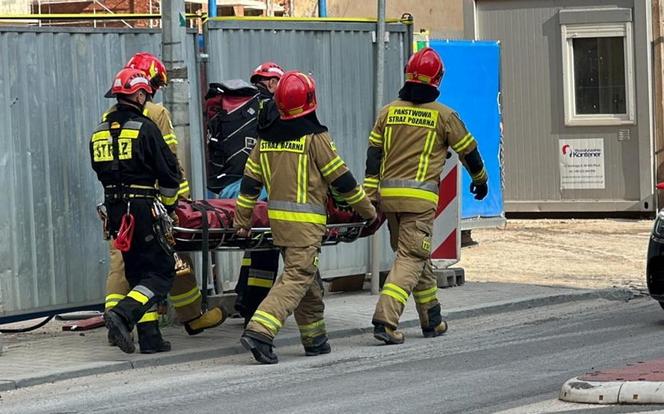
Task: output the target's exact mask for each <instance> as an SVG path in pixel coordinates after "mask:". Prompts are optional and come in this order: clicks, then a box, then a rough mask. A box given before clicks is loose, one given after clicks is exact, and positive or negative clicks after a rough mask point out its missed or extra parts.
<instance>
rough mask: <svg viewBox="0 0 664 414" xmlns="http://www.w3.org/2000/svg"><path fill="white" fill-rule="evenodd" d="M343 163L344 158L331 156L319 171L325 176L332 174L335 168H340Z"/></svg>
mask: <svg viewBox="0 0 664 414" xmlns="http://www.w3.org/2000/svg"><path fill="white" fill-rule="evenodd" d="M343 165H344V160H342V159H341V157H340V156H338V155H337V156H336V157H334V158H332V161H330V162H328V163H327V164H325V166H324V167H323V168H321V169H320V173H321V174H322V175H323V177H327V176H328V175H330V174H333V173H334V172H335V171H336V170H338V169H339V168H341V167H342V166H343Z"/></svg>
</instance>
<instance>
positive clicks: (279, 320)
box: [246, 245, 327, 347]
mask: <svg viewBox="0 0 664 414" xmlns="http://www.w3.org/2000/svg"><path fill="white" fill-rule="evenodd" d="M319 254H320V246H319V245H317V246H308V247H286V248H284V249H283V256H284V271H283V273H282V274H281V275H279V277H278V278H277V280H276V282H275V283H274V286H273V287H272V289H271V290H270V292H269V293H268V294H267V297H266V298H265V299H264V300H263V301H262V302H261V304H260V305H259V306H258V309H257V310H256V312H255V313H254V315H253V316H252V317H251V320H250V321H249V323H248V324H247V328H246V330H247V331H249V332H253V333H257V334H259V335H261V336H263V337H265V338H266V339H269V340H272V339H273V338H274V337H275V336H276V335H277V333H278V332H279V330H280V329H281V327H282V326H283V324H284V322H285V321H286V319H287V318H288V316H290V314H291V313H294V314H295V321H296V322H297V325H298V328H299V329H300V337H301V340H302V344H303V345H304V346H305V347H307V346H312V345H313V344H314V339H315V338H318V337H320V336H326V335H327V331H326V329H325V320H324V319H323V312H324V310H325V305H324V304H323V286H322V281H321V279H320V276H319V274H318V256H319Z"/></svg>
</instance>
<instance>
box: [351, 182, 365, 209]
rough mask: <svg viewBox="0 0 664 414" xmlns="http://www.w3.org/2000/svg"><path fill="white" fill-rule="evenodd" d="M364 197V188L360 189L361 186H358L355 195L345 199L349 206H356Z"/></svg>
mask: <svg viewBox="0 0 664 414" xmlns="http://www.w3.org/2000/svg"><path fill="white" fill-rule="evenodd" d="M366 195H367V193H365V192H364V188H362V186H358V187H357V190H356V191H355V194H353V195H352V196H350V197H348V198H346V202H347V203H348V204H350V205H353V204H357V203H359V202H360V201H362V200H363V199H364V197H366Z"/></svg>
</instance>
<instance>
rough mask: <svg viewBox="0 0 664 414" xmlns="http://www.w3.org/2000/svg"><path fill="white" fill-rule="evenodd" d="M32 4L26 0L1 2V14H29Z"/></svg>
mask: <svg viewBox="0 0 664 414" xmlns="http://www.w3.org/2000/svg"><path fill="white" fill-rule="evenodd" d="M29 12H30V2H28V1H26V0H0V13H29Z"/></svg>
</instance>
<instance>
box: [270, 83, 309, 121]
mask: <svg viewBox="0 0 664 414" xmlns="http://www.w3.org/2000/svg"><path fill="white" fill-rule="evenodd" d="M274 100H275V102H276V104H277V109H278V110H279V114H280V115H281V119H283V120H288V119H295V118H300V117H302V116H305V115H306V114H309V113H311V112H313V111H315V110H316V107H317V106H318V103H317V102H316V83H315V82H314V80H313V78H312V77H310V76H307V75H305V74H304V73H302V72H297V71H290V72H286V73H284V76H282V78H281V79H280V80H279V84H278V85H277V91H276V92H275V94H274Z"/></svg>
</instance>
